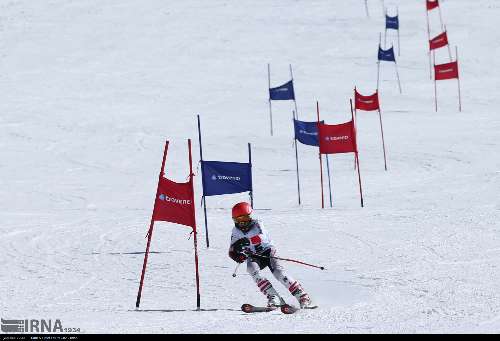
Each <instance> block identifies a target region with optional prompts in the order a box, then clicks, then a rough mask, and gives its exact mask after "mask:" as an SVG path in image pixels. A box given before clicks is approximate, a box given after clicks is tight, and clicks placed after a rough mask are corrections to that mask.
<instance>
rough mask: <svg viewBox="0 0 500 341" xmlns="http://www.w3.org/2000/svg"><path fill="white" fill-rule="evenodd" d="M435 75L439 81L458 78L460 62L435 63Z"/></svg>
mask: <svg viewBox="0 0 500 341" xmlns="http://www.w3.org/2000/svg"><path fill="white" fill-rule="evenodd" d="M434 75H435V79H436V80H437V81H439V80H445V79H454V78H458V63H457V62H456V61H455V62H451V63H446V64H439V65H434Z"/></svg>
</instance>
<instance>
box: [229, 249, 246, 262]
mask: <svg viewBox="0 0 500 341" xmlns="http://www.w3.org/2000/svg"><path fill="white" fill-rule="evenodd" d="M229 257H231V259H232V260H234V261H235V262H236V263H243V262H244V261H245V260H246V259H247V256H246V255H245V254H243V253H236V252H234V251H229Z"/></svg>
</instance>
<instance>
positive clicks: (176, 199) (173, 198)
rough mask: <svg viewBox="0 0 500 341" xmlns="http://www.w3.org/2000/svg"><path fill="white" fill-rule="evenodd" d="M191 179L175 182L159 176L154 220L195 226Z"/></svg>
mask: <svg viewBox="0 0 500 341" xmlns="http://www.w3.org/2000/svg"><path fill="white" fill-rule="evenodd" d="M194 209H195V208H194V203H193V184H192V180H190V181H188V182H185V183H177V182H174V181H171V180H169V179H166V178H164V177H161V178H160V181H159V183H158V196H157V197H156V199H155V206H154V211H153V220H154V221H168V222H171V223H176V224H181V225H186V226H190V227H192V228H193V229H194V228H195V221H194V216H195V214H194Z"/></svg>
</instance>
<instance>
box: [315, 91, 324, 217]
mask: <svg viewBox="0 0 500 341" xmlns="http://www.w3.org/2000/svg"><path fill="white" fill-rule="evenodd" d="M316 113H317V114H318V139H319V138H320V136H319V124H320V123H319V122H320V121H319V103H318V101H316ZM320 144H321V141H320V142H319V143H318V148H319V169H320V175H321V208H325V196H324V194H323V160H322V158H321V148H320V147H319V145H320Z"/></svg>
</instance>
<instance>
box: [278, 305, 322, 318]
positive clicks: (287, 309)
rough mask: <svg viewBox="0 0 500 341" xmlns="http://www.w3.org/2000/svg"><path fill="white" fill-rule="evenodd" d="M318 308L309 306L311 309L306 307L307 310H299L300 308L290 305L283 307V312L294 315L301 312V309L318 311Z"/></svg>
mask: <svg viewBox="0 0 500 341" xmlns="http://www.w3.org/2000/svg"><path fill="white" fill-rule="evenodd" d="M316 308H318V306H317V305H313V306H309V307H305V308H299V307H295V306H293V305H289V304H285V305H282V306H281V312H282V313H283V314H287V315H288V314H293V313H296V312H297V311H299V310H301V309H316Z"/></svg>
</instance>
